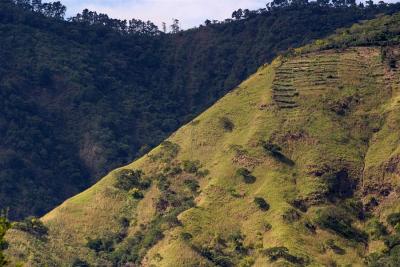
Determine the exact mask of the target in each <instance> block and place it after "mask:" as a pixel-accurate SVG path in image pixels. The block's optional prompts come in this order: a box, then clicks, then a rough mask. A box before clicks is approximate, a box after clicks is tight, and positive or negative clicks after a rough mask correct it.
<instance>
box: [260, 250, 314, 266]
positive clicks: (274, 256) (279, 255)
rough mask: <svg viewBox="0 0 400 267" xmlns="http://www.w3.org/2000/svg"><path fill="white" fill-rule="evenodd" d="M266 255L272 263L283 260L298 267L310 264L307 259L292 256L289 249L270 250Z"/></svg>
mask: <svg viewBox="0 0 400 267" xmlns="http://www.w3.org/2000/svg"><path fill="white" fill-rule="evenodd" d="M264 253H265V255H266V256H267V257H268V258H269V260H270V261H271V262H275V261H277V260H279V259H283V260H286V261H288V262H290V263H293V264H296V265H298V266H305V265H306V264H307V263H308V260H307V259H305V258H302V257H298V256H294V255H292V254H290V253H289V249H288V248H286V247H273V248H269V249H266V250H265V251H264Z"/></svg>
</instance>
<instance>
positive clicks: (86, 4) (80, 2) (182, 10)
mask: <svg viewBox="0 0 400 267" xmlns="http://www.w3.org/2000/svg"><path fill="white" fill-rule="evenodd" d="M60 1H61V2H62V3H63V4H64V5H65V6H67V16H73V15H75V14H76V13H78V12H81V11H82V10H83V9H84V8H88V9H90V10H92V11H97V12H100V13H106V14H107V15H109V16H110V17H112V18H119V19H131V18H136V19H141V20H145V21H147V20H151V21H152V22H154V23H155V24H157V25H158V26H160V25H161V23H162V22H166V23H167V24H168V25H170V24H171V23H172V19H173V18H176V19H179V20H180V22H181V27H182V28H183V29H188V28H192V27H195V26H199V25H200V24H201V23H203V22H204V21H205V20H206V19H210V20H213V19H216V20H224V19H226V18H230V17H231V14H232V12H233V11H234V10H237V9H239V8H243V9H244V8H248V9H258V8H263V7H265V4H266V3H267V2H268V0H60Z"/></svg>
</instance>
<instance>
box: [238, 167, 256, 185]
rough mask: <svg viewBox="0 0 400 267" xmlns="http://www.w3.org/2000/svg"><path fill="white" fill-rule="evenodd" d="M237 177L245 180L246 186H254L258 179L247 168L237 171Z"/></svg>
mask: <svg viewBox="0 0 400 267" xmlns="http://www.w3.org/2000/svg"><path fill="white" fill-rule="evenodd" d="M236 175H238V176H241V177H242V178H243V181H244V182H245V183H246V184H253V183H255V182H256V180H257V178H256V177H255V176H254V175H252V174H251V171H249V170H248V169H246V168H240V169H238V170H237V171H236Z"/></svg>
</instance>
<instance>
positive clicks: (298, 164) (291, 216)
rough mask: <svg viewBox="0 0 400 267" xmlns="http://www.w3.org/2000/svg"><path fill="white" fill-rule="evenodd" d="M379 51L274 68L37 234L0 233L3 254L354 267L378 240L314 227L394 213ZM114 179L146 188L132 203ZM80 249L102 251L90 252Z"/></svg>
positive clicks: (389, 96) (394, 108)
mask: <svg viewBox="0 0 400 267" xmlns="http://www.w3.org/2000/svg"><path fill="white" fill-rule="evenodd" d="M396 49H397V48H391V50H390V51H391V52H393V53H394V54H395V52H396V51H397V50H396ZM382 51H383V50H382V49H381V48H380V47H368V48H366V47H354V48H347V49H342V50H327V51H323V52H311V53H307V54H302V55H297V56H290V57H280V58H278V59H276V60H275V61H274V62H273V63H272V64H271V65H268V66H264V67H262V68H260V69H259V71H258V72H257V73H255V74H254V75H253V76H251V77H250V78H249V79H248V80H247V81H245V82H244V83H243V84H241V85H240V86H239V87H238V88H236V89H235V90H233V91H232V92H231V93H229V94H228V95H226V96H225V97H224V98H222V99H221V100H220V101H218V102H217V103H216V104H215V105H214V106H213V107H211V108H210V109H209V110H207V111H206V112H204V113H203V114H202V115H200V116H199V117H198V118H196V119H195V120H194V121H192V122H191V123H189V124H188V125H185V126H183V127H182V128H181V129H180V130H178V131H177V132H176V133H175V134H173V135H172V136H171V137H170V138H169V139H168V142H167V143H164V144H163V145H161V146H160V147H158V148H156V149H155V150H153V151H151V152H150V153H149V154H148V155H146V156H144V157H143V158H141V159H140V160H138V161H136V162H134V163H132V164H130V165H128V166H125V167H123V168H121V169H119V170H115V171H113V172H111V173H110V174H109V175H107V176H106V177H105V178H103V179H102V180H101V181H100V182H99V183H98V184H96V185H95V186H93V187H92V188H90V189H89V190H87V191H85V192H83V193H81V194H80V195H77V196H75V197H73V198H71V199H69V200H68V201H66V202H65V203H64V204H63V205H61V206H60V207H58V208H56V209H55V210H53V211H52V212H50V213H49V214H47V215H46V216H45V217H44V218H43V219H42V220H43V222H44V223H45V225H46V226H47V227H48V228H49V234H48V236H47V237H44V238H36V237H33V236H32V235H30V234H28V233H25V232H22V231H19V230H11V231H10V232H9V233H8V240H9V243H10V247H9V249H8V250H7V255H8V256H9V257H10V259H11V260H12V263H13V264H15V263H17V262H21V263H22V262H24V263H26V266H45V265H47V266H71V264H73V262H75V263H76V262H77V260H78V259H79V260H82V261H85V262H87V263H89V264H91V265H93V266H108V265H113V264H114V265H122V264H126V263H127V262H131V263H132V262H135V264H136V265H143V266H170V267H175V266H302V265H309V266H364V265H365V264H366V263H365V261H364V259H365V257H366V256H367V255H368V254H370V253H372V252H375V251H377V250H380V249H382V248H383V243H382V241H379V240H378V241H373V240H371V238H370V239H369V241H365V240H364V241H360V240H354V239H353V238H352V237H349V236H344V235H343V234H340V233H338V232H337V231H335V230H332V229H330V228H329V227H324V226H323V224H321V220H319V219H318V218H319V217H320V214H321V212H322V211H324V210H326V209H334V208H337V207H339V206H346V205H347V204H346V203H348V202H351V201H352V202H354V203H358V202H357V201H360V202H362V203H363V204H364V205H365V206H366V205H368V204H369V201H370V200H371V199H374V201H376V202H378V206H377V207H374V208H373V209H371V210H369V211H368V212H369V213H368V216H367V217H366V218H360V216H357V215H355V214H351V215H350V217H354V218H352V219H351V223H350V224H351V226H352V228H354V229H356V230H357V231H360V232H363V231H364V230H365V229H366V226H367V224H368V222H369V221H370V220H372V219H373V218H375V219H377V220H380V221H382V222H383V223H385V219H386V216H387V215H388V214H389V213H391V212H395V211H399V210H400V205H399V203H398V202H399V200H398V197H397V194H398V193H397V191H396V190H395V189H396V186H397V181H398V179H399V173H400V166H399V165H398V163H399V162H400V149H399V143H400V135H399V134H398V133H399V132H400V129H399V128H400V115H399V114H400V113H399V108H400V94H399V93H400V91H399V88H398V83H399V78H398V73H397V69H396V67H395V66H392V68H391V67H390V66H389V64H388V63H387V61H386V59H385V56H384V55H383V54H382V53H383V52H382ZM393 53H392V54H393ZM266 144H270V145H271V144H272V145H274V146H276V147H280V152H278V153H276V154H274V153H271V150H268V149H266V147H267V146H266ZM188 161H190V162H188ZM195 161H198V163H195ZM191 165H195V167H194V170H193V169H190V167H188V166H191ZM241 168H245V169H247V170H248V171H249V172H250V173H251V174H250V175H251V176H253V177H255V181H251V182H247V183H246V182H245V181H244V177H243V175H240V174H238V170H239V169H241ZM124 169H132V170H139V169H140V170H142V171H143V172H144V176H145V177H146V179H151V180H152V185H151V186H150V188H148V189H143V190H142V191H143V193H144V198H143V199H135V198H134V197H132V192H131V193H129V192H126V191H123V190H120V189H117V188H116V187H115V183H116V180H117V176H119V175H120V173H121V170H124ZM179 169H180V170H181V171H179ZM332 177H333V178H332ZM188 180H189V181H192V182H191V183H192V184H196V182H194V181H197V182H198V184H199V188H195V189H194V190H193V189H191V188H190V186H188V182H187V181H188ZM256 197H258V198H263V199H264V200H265V201H266V202H267V203H268V205H269V209H264V210H263V209H261V208H260V207H259V206H258V205H257V204H256V203H255V202H254V199H255V198H256ZM191 199H194V203H192V204H188V203H190V202H191ZM348 206H351V205H348ZM182 207H183V208H182ZM346 207H347V206H346ZM344 209H346V208H344ZM364 210H365V209H364ZM350 213H351V212H350ZM353 215H354V216H353ZM168 216H169V217H168ZM167 217H168V218H167ZM170 217H171V218H170ZM165 218H167V219H165ZM138 233H139V234H138ZM139 237H140V238H139ZM90 239H92V240H95V239H102V240H105V239H109V240H112V242H113V244H112V245H111V248H110V249H106V250H100V251H98V252H96V251H94V250H93V249H90V248H88V246H87V244H88V240H90ZM137 244H139V247H138V246H137ZM283 247H284V249H283ZM271 248H275V249H276V248H280V249H281V250H280V252H277V254H276V255H277V257H273V255H272V256H271V254H273V251H272V250H271ZM338 248H339V249H340V250H339V249H338ZM282 250H284V251H286V252H282ZM271 251H272V252H271ZM132 254H135V255H134V256H130V258H129V257H128V256H127V255H132ZM136 254H137V255H136ZM335 264H336V265H335ZM136 265H132V266H136Z"/></svg>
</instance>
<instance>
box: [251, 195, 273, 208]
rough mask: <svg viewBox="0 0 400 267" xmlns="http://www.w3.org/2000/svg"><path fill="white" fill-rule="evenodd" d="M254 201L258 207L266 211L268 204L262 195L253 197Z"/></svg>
mask: <svg viewBox="0 0 400 267" xmlns="http://www.w3.org/2000/svg"><path fill="white" fill-rule="evenodd" d="M254 203H255V204H256V205H257V206H258V208H259V209H260V210H262V211H268V210H269V208H270V206H269V204H268V202H267V201H265V199H263V198H262V197H255V198H254Z"/></svg>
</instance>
